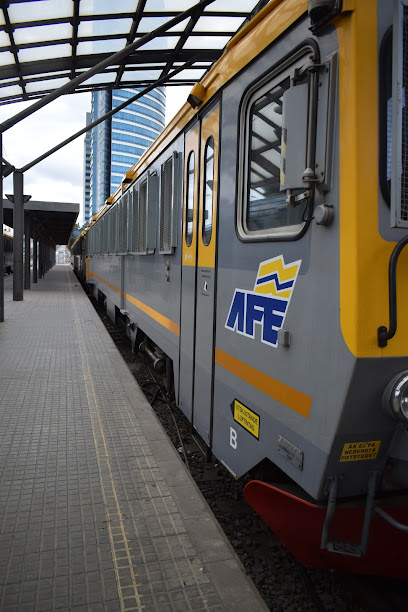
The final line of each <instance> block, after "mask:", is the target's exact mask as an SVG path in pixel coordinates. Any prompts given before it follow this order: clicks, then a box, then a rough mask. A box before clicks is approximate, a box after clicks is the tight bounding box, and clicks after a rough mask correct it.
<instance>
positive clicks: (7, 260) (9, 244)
mask: <svg viewBox="0 0 408 612" xmlns="http://www.w3.org/2000/svg"><path fill="white" fill-rule="evenodd" d="M3 249H4V258H3V275H4V274H11V273H12V271H13V233H12V232H11V230H10V228H7V227H5V226H3Z"/></svg>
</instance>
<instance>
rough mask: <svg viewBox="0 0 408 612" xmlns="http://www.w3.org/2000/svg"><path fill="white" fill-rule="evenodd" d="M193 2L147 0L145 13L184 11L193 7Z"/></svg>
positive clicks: (182, 0)
mask: <svg viewBox="0 0 408 612" xmlns="http://www.w3.org/2000/svg"><path fill="white" fill-rule="evenodd" d="M194 4H196V2H194V0H147V2H146V6H145V12H146V13H148V12H149V11H186V10H187V9H189V8H190V7H191V6H194Z"/></svg>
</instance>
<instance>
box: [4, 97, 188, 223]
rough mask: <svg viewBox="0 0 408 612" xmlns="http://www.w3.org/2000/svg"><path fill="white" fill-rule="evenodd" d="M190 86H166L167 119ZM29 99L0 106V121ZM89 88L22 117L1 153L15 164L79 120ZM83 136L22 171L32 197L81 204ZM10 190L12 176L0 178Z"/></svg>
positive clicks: (53, 141)
mask: <svg viewBox="0 0 408 612" xmlns="http://www.w3.org/2000/svg"><path fill="white" fill-rule="evenodd" d="M190 89H191V87H173V88H167V112H166V120H167V121H169V120H170V119H171V118H172V117H173V116H174V114H175V113H176V112H177V111H178V109H179V108H180V106H181V105H182V103H184V101H185V100H186V98H187V94H188V92H189V90H190ZM30 104H32V102H29V103H24V102H21V103H19V104H7V105H5V106H0V121H4V120H5V119H6V118H8V117H12V116H13V115H15V114H17V113H18V112H20V110H22V108H23V107H25V106H29V105H30ZM90 108H91V94H89V93H83V94H76V95H66V96H63V97H62V98H60V99H58V100H54V102H51V103H50V104H49V105H48V106H46V107H44V108H43V109H41V110H39V111H37V112H36V113H34V114H33V115H32V116H30V117H27V119H24V120H23V121H21V122H20V123H19V124H17V125H16V126H14V127H12V128H11V129H10V130H8V131H7V132H6V133H5V134H4V136H3V157H5V158H6V159H7V161H9V162H10V163H11V164H13V165H14V166H15V167H16V168H21V167H22V166H24V165H25V164H27V163H29V162H30V161H32V160H33V159H35V158H36V157H38V156H39V155H41V154H42V153H45V152H46V151H48V149H51V148H52V147H54V146H55V145H57V144H58V143H59V142H61V141H62V140H64V139H65V138H68V137H69V136H71V135H72V134H74V133H75V132H77V131H78V130H80V129H81V128H82V127H83V126H84V125H85V113H86V112H89V111H90ZM83 150H84V136H80V137H79V138H77V140H75V141H74V142H72V143H71V144H69V145H67V146H66V147H64V148H63V149H61V150H60V151H58V152H57V153H54V155H52V156H51V157H49V158H47V159H46V160H44V161H42V162H40V163H39V164H38V165H37V166H34V167H33V168H32V169H31V170H29V171H28V172H27V173H26V174H25V176H24V193H25V194H29V195H31V196H32V199H33V200H49V201H55V202H79V203H80V204H81V213H80V219H79V220H80V222H81V221H82V205H83V155H84V152H83ZM12 192H13V181H12V176H10V177H7V178H6V179H5V181H4V192H3V193H12Z"/></svg>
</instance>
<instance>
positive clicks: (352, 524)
mask: <svg viewBox="0 0 408 612" xmlns="http://www.w3.org/2000/svg"><path fill="white" fill-rule="evenodd" d="M244 493H245V498H246V500H247V502H248V503H249V504H250V505H251V506H252V507H253V508H254V510H255V511H256V512H257V514H259V516H260V517H261V518H262V519H263V520H264V521H265V523H267V524H268V525H269V527H270V528H271V529H272V531H273V532H274V533H275V534H276V535H277V536H278V537H279V539H280V540H281V542H282V543H283V544H284V545H285V546H286V547H287V548H288V549H289V550H290V551H291V552H292V553H293V554H294V555H295V557H297V559H299V561H300V562H301V563H303V565H305V566H306V567H319V568H325V569H335V570H338V571H341V572H352V573H358V574H376V575H380V576H392V577H394V578H400V579H403V580H406V579H407V578H408V534H407V533H402V532H401V531H398V530H397V529H396V528H394V527H392V526H391V525H389V524H388V523H387V522H386V521H385V520H384V519H383V518H381V517H380V516H378V515H377V514H374V515H373V518H372V523H371V528H370V538H369V543H368V549H367V554H366V555H365V556H364V557H363V558H356V557H350V556H346V555H342V554H337V553H332V552H328V551H326V550H322V549H321V548H320V540H321V535H322V528H323V523H324V519H325V516H326V508H321V507H319V506H316V505H315V504H312V503H310V502H308V501H305V500H303V499H301V498H299V497H296V496H294V495H291V494H290V493H287V492H285V491H282V490H281V489H278V488H277V487H274V486H272V485H269V484H267V483H265V482H261V481H259V480H252V481H251V482H249V483H248V484H247V485H246V487H245V489H244ZM384 509H385V510H386V511H387V512H388V513H389V514H390V515H391V516H392V517H393V518H394V519H396V520H397V521H399V522H401V523H404V524H405V525H407V524H408V508H407V507H395V508H393V507H392V506H388V505H387V507H386V508H384ZM363 514H364V508H363V507H358V508H341V507H338V508H337V509H336V512H335V515H334V517H333V521H332V524H331V527H330V539H335V540H343V541H351V542H357V543H358V542H360V539H361V529H362V522H363Z"/></svg>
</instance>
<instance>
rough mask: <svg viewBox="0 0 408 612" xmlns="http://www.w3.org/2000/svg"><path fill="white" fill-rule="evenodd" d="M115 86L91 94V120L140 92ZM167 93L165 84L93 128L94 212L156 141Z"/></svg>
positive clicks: (161, 126)
mask: <svg viewBox="0 0 408 612" xmlns="http://www.w3.org/2000/svg"><path fill="white" fill-rule="evenodd" d="M137 91H138V90H135V89H114V90H113V91H97V92H94V93H93V94H92V112H91V114H92V121H95V119H97V118H98V117H101V116H102V115H104V114H105V113H107V112H108V111H110V110H111V109H112V108H115V107H116V106H119V105H120V104H122V102H124V101H125V100H126V99H129V98H131V97H132V96H134V95H135V93H137ZM165 108H166V94H165V90H164V88H162V87H159V88H158V89H155V90H154V91H151V92H149V93H148V94H146V95H144V96H143V97H141V98H140V99H139V100H136V102H132V104H130V105H129V106H127V107H126V108H125V109H123V110H121V111H119V112H118V113H117V114H116V115H114V116H113V117H111V118H110V119H107V120H106V121H104V122H103V123H101V124H99V125H98V126H97V127H96V128H94V129H93V130H92V143H91V161H90V168H91V184H90V191H91V198H90V199H91V207H92V215H94V214H96V212H97V211H98V210H99V209H100V208H101V206H103V204H104V203H105V200H106V198H108V197H109V196H110V194H111V193H113V191H115V189H116V188H117V187H118V185H120V183H121V180H122V178H123V175H124V174H125V173H126V172H127V170H129V168H130V167H131V166H133V164H135V163H136V162H137V161H138V159H139V158H140V157H141V155H142V154H143V152H144V151H145V150H146V149H147V148H148V147H149V146H150V145H151V144H152V143H153V141H154V140H155V139H156V138H157V136H158V135H159V134H160V132H161V131H162V129H163V128H164V125H165Z"/></svg>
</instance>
